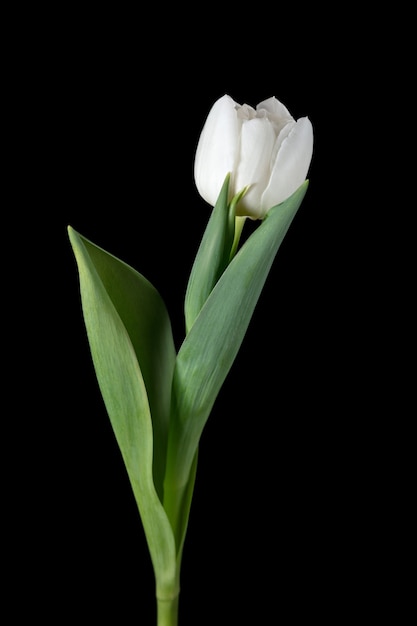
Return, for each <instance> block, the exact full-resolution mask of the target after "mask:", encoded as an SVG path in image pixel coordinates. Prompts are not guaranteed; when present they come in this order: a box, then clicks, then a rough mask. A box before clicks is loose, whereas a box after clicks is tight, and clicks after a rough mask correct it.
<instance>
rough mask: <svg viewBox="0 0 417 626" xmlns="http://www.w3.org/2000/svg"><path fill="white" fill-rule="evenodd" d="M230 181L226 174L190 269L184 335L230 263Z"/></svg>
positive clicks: (232, 232)
mask: <svg viewBox="0 0 417 626" xmlns="http://www.w3.org/2000/svg"><path fill="white" fill-rule="evenodd" d="M229 181H230V175H227V176H226V178H225V181H224V183H223V186H222V188H221V191H220V194H219V197H218V199H217V202H216V204H215V206H214V207H213V210H212V212H211V215H210V219H209V221H208V224H207V227H206V229H205V231H204V234H203V238H202V240H201V243H200V246H199V249H198V251H197V254H196V257H195V260H194V263H193V267H192V269H191V273H190V277H189V280H188V285H187V291H186V294H185V303H184V311H185V326H186V330H187V333H188V331H189V330H190V328H191V326H192V325H193V323H194V320H195V318H196V317H197V315H198V314H199V313H200V310H201V307H202V306H203V304H204V303H205V301H206V300H207V297H208V295H209V294H210V292H211V290H212V289H213V287H214V285H215V284H216V282H217V281H218V279H219V277H220V275H221V273H222V272H223V270H224V269H225V267H226V266H227V264H228V262H229V257H230V250H231V247H232V243H233V237H234V222H235V220H234V215H233V216H232V219H231V216H230V212H229V205H228V195H229Z"/></svg>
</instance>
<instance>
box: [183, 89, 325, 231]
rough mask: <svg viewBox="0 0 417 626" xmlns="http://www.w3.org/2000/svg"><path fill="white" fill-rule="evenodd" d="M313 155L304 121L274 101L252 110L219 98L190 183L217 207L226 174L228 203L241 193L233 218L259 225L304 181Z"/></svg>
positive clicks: (309, 127)
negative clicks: (228, 190)
mask: <svg viewBox="0 0 417 626" xmlns="http://www.w3.org/2000/svg"><path fill="white" fill-rule="evenodd" d="M312 155H313V128H312V125H311V122H310V120H309V119H308V117H301V118H299V119H298V120H297V121H295V120H294V118H293V117H292V116H291V115H290V113H289V111H288V110H287V108H286V107H285V106H284V105H283V104H282V103H281V102H279V100H277V99H276V98H275V97H271V98H268V99H267V100H264V101H263V102H260V103H259V104H258V105H257V106H256V110H255V109H253V108H252V107H251V106H249V105H247V104H243V105H240V104H237V103H236V102H235V101H234V100H232V98H231V97H230V96H228V95H224V96H223V97H221V98H219V99H218V100H217V101H216V102H215V103H214V105H213V107H212V109H211V111H210V112H209V114H208V117H207V120H206V122H205V125H204V127H203V130H202V132H201V136H200V139H199V142H198V146H197V151H196V156H195V164H194V177H195V183H196V186H197V189H198V192H199V193H200V195H201V196H202V197H203V198H204V199H205V200H206V201H207V202H208V203H209V204H211V205H212V206H214V205H215V204H216V201H217V198H218V195H219V193H220V190H221V188H222V185H223V182H224V179H225V177H226V175H227V174H228V173H230V175H231V178H230V195H231V198H232V197H234V196H235V195H236V194H238V193H240V192H242V190H243V189H245V188H246V187H247V188H248V189H247V191H246V193H245V194H243V196H242V197H241V199H240V200H239V202H238V204H237V207H236V215H240V216H244V217H250V218H251V219H262V218H263V217H264V216H265V214H266V213H267V211H268V210H269V209H270V208H271V207H273V206H275V205H277V204H279V203H281V202H283V201H284V200H285V199H286V198H288V197H289V196H290V195H291V194H292V193H294V191H295V190H296V189H298V187H299V186H300V185H301V184H302V183H303V182H304V181H305V179H306V176H307V172H308V169H309V167H310V162H311V158H312Z"/></svg>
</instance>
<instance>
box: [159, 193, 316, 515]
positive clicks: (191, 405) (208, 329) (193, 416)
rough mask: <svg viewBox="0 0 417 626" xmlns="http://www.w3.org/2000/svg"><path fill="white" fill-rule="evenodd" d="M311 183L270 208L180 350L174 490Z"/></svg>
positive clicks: (170, 466)
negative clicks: (277, 254) (276, 256)
mask: <svg viewBox="0 0 417 626" xmlns="http://www.w3.org/2000/svg"><path fill="white" fill-rule="evenodd" d="M307 186H308V181H306V182H305V183H304V184H303V185H301V187H300V188H299V189H298V190H297V191H296V192H295V193H294V194H293V195H292V196H291V197H290V198H288V199H287V200H286V201H285V202H283V203H281V204H279V205H277V206H275V207H273V208H272V209H270V210H269V211H268V213H267V215H266V216H265V218H264V220H263V221H262V222H261V224H260V225H259V227H258V228H257V229H256V230H255V231H254V232H253V233H252V234H251V236H250V237H249V238H248V239H247V241H246V242H245V243H244V245H243V246H242V247H241V249H240V250H239V252H238V253H237V254H236V256H235V257H234V258H233V260H232V261H231V262H230V264H229V265H228V267H227V269H226V270H225V271H224V273H223V274H222V275H221V277H220V279H219V281H218V282H217V284H216V286H215V287H214V289H213V290H212V292H211V294H210V295H209V297H208V298H207V301H206V303H205V304H204V306H203V307H202V309H201V311H200V313H199V315H198V316H197V318H196V319H195V322H194V325H193V326H192V328H191V330H190V332H189V334H188V335H187V337H186V338H185V340H184V342H183V344H182V346H181V348H180V351H179V353H178V356H177V360H176V365H175V370H174V380H173V396H172V407H173V408H172V414H171V423H170V439H169V445H168V463H167V481H166V482H170V483H171V484H172V486H173V487H172V488H174V487H175V488H177V489H178V490H180V489H181V488H182V486H183V485H184V484H186V483H187V480H188V476H189V472H190V468H191V465H192V462H193V458H194V454H195V452H196V449H197V447H198V443H199V440H200V437H201V434H202V431H203V428H204V425H205V423H206V421H207V419H208V416H209V414H210V412H211V409H212V407H213V404H214V401H215V399H216V397H217V394H218V392H219V390H220V388H221V386H222V384H223V382H224V380H225V378H226V376H227V374H228V372H229V370H230V368H231V366H232V363H233V361H234V359H235V357H236V355H237V352H238V350H239V348H240V345H241V343H242V341H243V338H244V336H245V333H246V330H247V328H248V325H249V322H250V320H251V317H252V314H253V311H254V309H255V306H256V304H257V302H258V298H259V296H260V294H261V291H262V289H263V286H264V283H265V281H266V278H267V276H268V273H269V270H270V268H271V265H272V262H273V260H274V258H275V255H276V253H277V251H278V249H279V246H280V245H281V242H282V240H283V239H284V237H285V234H286V232H287V230H288V228H289V226H290V224H291V222H292V220H293V218H294V216H295V214H296V212H297V210H298V208H299V206H300V204H301V202H302V200H303V198H304V195H305V193H306V190H307ZM170 515H171V517H175V515H174V513H172V512H170Z"/></svg>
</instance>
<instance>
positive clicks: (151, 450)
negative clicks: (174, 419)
mask: <svg viewBox="0 0 417 626" xmlns="http://www.w3.org/2000/svg"><path fill="white" fill-rule="evenodd" d="M68 232H69V237H70V241H71V244H72V247H73V250H74V254H75V258H76V261H77V265H78V271H79V278H80V291H81V300H82V307H83V313H84V320H85V325H86V329H87V335H88V340H89V344H90V349H91V354H92V358H93V363H94V367H95V371H96V375H97V380H98V383H99V386H100V390H101V393H102V396H103V400H104V403H105V406H106V409H107V412H108V414H109V418H110V421H111V424H112V427H113V430H114V433H115V436H116V439H117V442H118V445H119V448H120V451H121V454H122V457H123V460H124V463H125V465H126V469H127V473H128V475H129V479H130V482H131V485H132V489H133V493H134V495H135V498H136V502H137V504H138V508H139V512H140V516H141V519H142V522H143V527H144V531H145V534H146V538H147V542H148V546H149V550H150V555H151V558H152V562H153V567H154V571H155V576H156V581H157V587H158V589H159V590H160V591H159V593H160V594H162V595H163V594H164V593H173V592H174V591H175V589H174V587H175V585H177V584H178V580H177V570H176V547H175V540H174V536H173V532H172V529H171V526H170V523H169V520H168V518H167V516H166V513H165V511H164V509H163V506H162V504H161V499H160V498H161V497H162V496H161V494H162V480H163V479H162V476H163V474H164V469H165V459H166V447H167V437H168V424H169V406H170V396H171V381H172V372H173V367H174V361H175V349H174V342H173V339H172V332H171V325H170V321H169V317H168V314H167V312H166V310H165V306H164V304H163V302H162V300H161V298H160V296H159V294H158V292H157V291H156V290H155V289H154V287H153V286H152V285H151V284H150V283H149V282H148V281H147V280H146V279H145V278H144V277H143V276H141V275H140V274H139V273H138V272H136V271H135V270H133V269H132V268H131V267H129V266H128V265H126V264H125V263H123V262H122V261H120V260H118V259H117V258H115V257H114V256H112V255H110V254H108V253H107V252H105V251H104V250H103V249H101V248H99V247H98V246H96V245H94V244H93V243H92V242H90V241H88V240H87V239H85V238H84V237H82V236H81V235H79V234H78V233H77V232H76V231H75V230H73V229H72V228H71V227H69V229H68Z"/></svg>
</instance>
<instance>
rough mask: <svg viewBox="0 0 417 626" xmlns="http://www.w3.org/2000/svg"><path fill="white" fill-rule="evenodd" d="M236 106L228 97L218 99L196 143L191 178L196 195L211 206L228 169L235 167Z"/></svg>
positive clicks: (236, 145)
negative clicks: (197, 193) (193, 179)
mask: <svg viewBox="0 0 417 626" xmlns="http://www.w3.org/2000/svg"><path fill="white" fill-rule="evenodd" d="M236 106H239V105H238V104H237V103H236V102H235V101H234V100H233V99H232V98H231V97H230V96H228V95H225V96H222V97H221V98H219V99H218V100H217V101H216V102H215V103H214V105H213V107H212V108H211V110H210V112H209V114H208V116H207V119H206V122H205V124H204V127H203V130H202V132H201V135H200V139H199V142H198V145H197V150H196V156H195V162H194V178H195V183H196V187H197V189H198V192H199V193H200V195H201V196H202V197H203V198H204V199H205V200H206V201H207V202H208V203H209V204H211V205H212V206H214V205H215V203H216V200H217V198H218V195H219V193H220V189H221V187H222V185H223V182H224V179H225V177H226V174H228V172H232V171H233V169H234V167H235V162H236V154H237V148H238V138H239V128H240V122H238V120H237V116H236Z"/></svg>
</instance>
